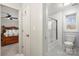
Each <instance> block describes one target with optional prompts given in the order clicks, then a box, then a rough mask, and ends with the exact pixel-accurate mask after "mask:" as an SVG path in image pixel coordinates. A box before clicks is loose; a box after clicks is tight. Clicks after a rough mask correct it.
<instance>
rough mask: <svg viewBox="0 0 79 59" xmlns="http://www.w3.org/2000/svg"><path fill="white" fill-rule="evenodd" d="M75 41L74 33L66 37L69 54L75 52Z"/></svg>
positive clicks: (65, 43)
mask: <svg viewBox="0 0 79 59" xmlns="http://www.w3.org/2000/svg"><path fill="white" fill-rule="evenodd" d="M74 42H75V36H74V35H68V36H67V37H66V40H65V41H64V46H65V52H66V53H68V54H72V53H73V47H74Z"/></svg>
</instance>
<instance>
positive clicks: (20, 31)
mask: <svg viewBox="0 0 79 59" xmlns="http://www.w3.org/2000/svg"><path fill="white" fill-rule="evenodd" d="M0 5H3V6H7V5H5V4H0ZM7 7H10V8H12V9H15V10H18V22H19V23H18V25H19V26H18V27H19V49H18V50H19V54H22V35H21V33H22V28H21V26H22V23H21V21H22V20H21V19H22V18H21V17H22V15H21V12H22V11H21V9H17V8H14V7H11V6H7ZM0 21H1V18H0ZM0 29H1V22H0ZM0 35H1V31H0ZM0 56H1V36H0Z"/></svg>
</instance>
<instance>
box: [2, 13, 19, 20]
mask: <svg viewBox="0 0 79 59" xmlns="http://www.w3.org/2000/svg"><path fill="white" fill-rule="evenodd" d="M1 18H7V19H10V20H13V19H18V18H17V17H12V15H11V14H9V13H6V16H4V17H1Z"/></svg>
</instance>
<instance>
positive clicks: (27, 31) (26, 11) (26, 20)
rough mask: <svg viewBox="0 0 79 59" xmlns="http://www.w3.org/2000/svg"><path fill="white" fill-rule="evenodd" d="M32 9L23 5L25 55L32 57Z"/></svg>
mask: <svg viewBox="0 0 79 59" xmlns="http://www.w3.org/2000/svg"><path fill="white" fill-rule="evenodd" d="M29 8H30V7H29V6H28V4H23V53H24V54H25V55H26V56H29V55H30V9H29Z"/></svg>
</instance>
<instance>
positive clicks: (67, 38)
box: [65, 35, 76, 42]
mask: <svg viewBox="0 0 79 59" xmlns="http://www.w3.org/2000/svg"><path fill="white" fill-rule="evenodd" d="M65 37H66V39H65V41H70V42H74V41H75V39H76V36H75V35H66V36H65Z"/></svg>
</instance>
